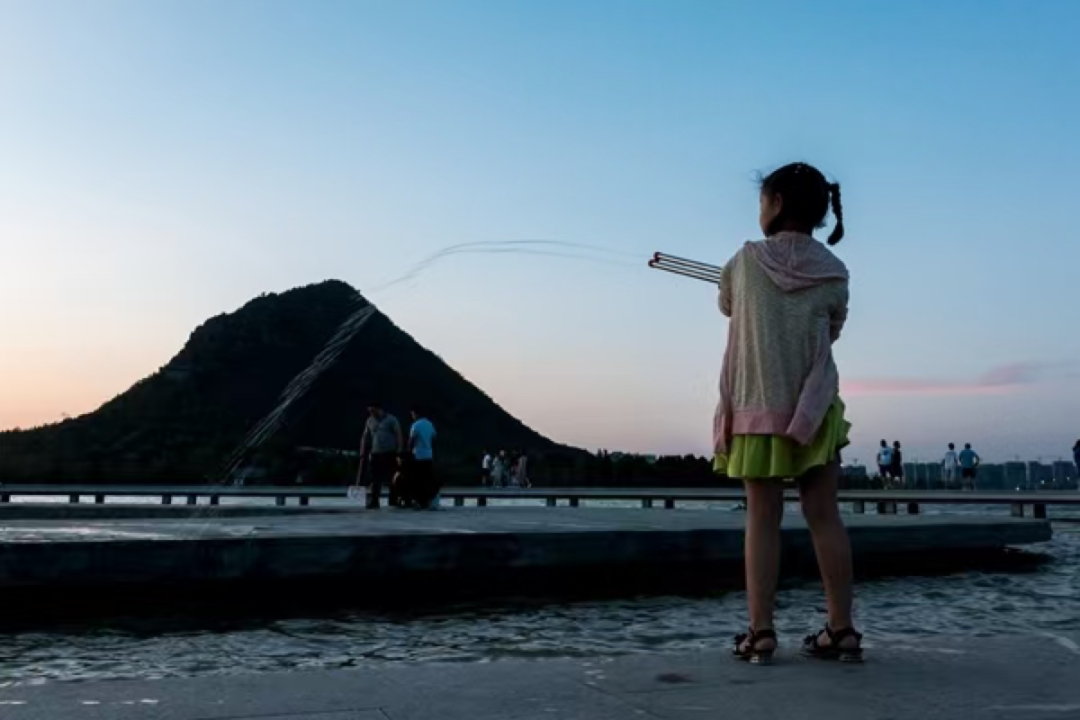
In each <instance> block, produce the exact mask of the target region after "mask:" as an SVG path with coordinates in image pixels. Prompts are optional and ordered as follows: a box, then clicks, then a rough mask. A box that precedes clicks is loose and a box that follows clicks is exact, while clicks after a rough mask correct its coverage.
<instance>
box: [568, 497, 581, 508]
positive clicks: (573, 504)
mask: <svg viewBox="0 0 1080 720" xmlns="http://www.w3.org/2000/svg"><path fill="white" fill-rule="evenodd" d="M580 504H581V501H580V500H578V498H576V497H572V498H570V507H578V506H579V505H580Z"/></svg>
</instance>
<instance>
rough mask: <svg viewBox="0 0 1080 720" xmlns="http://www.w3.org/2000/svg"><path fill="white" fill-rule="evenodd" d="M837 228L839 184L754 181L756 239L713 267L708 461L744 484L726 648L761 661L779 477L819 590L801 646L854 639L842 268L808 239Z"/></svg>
mask: <svg viewBox="0 0 1080 720" xmlns="http://www.w3.org/2000/svg"><path fill="white" fill-rule="evenodd" d="M830 204H831V206H832V211H833V215H834V216H835V219H836V226H835V228H834V229H833V231H832V233H831V234H830V235H829V238H828V244H829V245H835V244H836V243H837V242H839V241H840V239H841V238H842V237H843V235H844V224H843V217H842V211H841V206H840V186H839V185H837V184H833V183H829V182H828V181H827V180H826V179H825V176H824V175H822V174H821V172H819V171H818V170H817V169H815V168H813V167H811V166H809V165H806V164H804V163H794V164H791V165H786V166H784V167H782V168H780V169H779V170H776V171H775V172H773V173H772V174H770V175H769V176H768V177H766V178H764V180H763V181H762V183H761V195H760V224H761V229H762V231H763V232H764V234H765V236H766V237H765V239H764V240H758V241H754V242H748V243H746V244H745V245H744V246H743V247H742V249H740V250H739V251H738V252H737V253H736V254H735V256H734V257H733V258H731V260H730V261H729V262H728V263H727V264H726V265H725V266H724V268H723V270H722V272H721V280H720V299H719V304H720V312H721V313H723V314H724V315H725V316H727V317H728V318H730V323H729V325H728V341H727V349H726V350H725V353H724V364H723V368H722V370H721V373H720V401H719V403H718V405H717V409H716V416H715V420H714V425H713V430H714V440H715V453H716V454H715V456H714V462H713V467H714V469H715V470H716V471H717V472H719V473H723V474H726V475H727V476H728V477H732V478H738V479H741V480H742V481H743V482H744V484H745V486H746V497H747V513H746V542H745V547H746V550H745V552H746V586H747V598H748V602H749V606H750V629H749V631H748V632H746V633H743V634H740V635H737V636H736V637H735V647H734V655H735V656H736V657H737V658H739V659H742V660H747V661H749V662H751V663H757V664H766V663H768V662H770V661H771V660H772V657H773V654H774V652H775V650H776V648H777V644H778V640H777V636H776V631H775V629H774V625H773V611H774V608H775V606H776V586H777V580H778V576H779V571H780V544H781V542H780V525H781V522H782V520H783V516H784V482H785V481H786V480H792V479H793V480H794V481H795V482H796V483H797V485H798V488H799V499H800V502H801V504H802V511H803V516H804V517H805V518H806V523H807V525H808V526H809V528H810V533H811V536H812V537H813V542H814V551H815V553H816V554H817V560H818V567H819V568H820V570H821V576H822V580H823V582H824V585H825V595H826V601H827V602H826V604H827V606H828V622H827V623H826V625H825V627H824V628H823V629H822V630H820V631H818V632H816V633H814V634H813V635H810V636H809V637H807V638H806V640H805V641H804V643H803V646H802V649H803V653H804V654H806V655H809V656H812V657H815V658H822V659H831V660H842V661H849V662H856V661H859V660H861V658H862V636H861V635H860V634H859V633H858V632H856V630H855V628H854V626H853V622H852V567H851V545H850V542H849V540H848V536H847V531H846V530H845V528H844V524H843V521H842V519H841V516H840V508H839V504H838V502H837V487H838V484H839V476H840V449H841V448H843V447H845V446H847V445H848V431H849V429H850V427H851V425H850V423H848V421H847V420H846V419H845V418H844V403H843V402H842V401H841V399H840V395H839V385H840V380H839V373H838V371H837V368H836V363H835V362H834V360H833V354H832V344H833V343H834V342H836V341H837V340H838V339H839V337H840V331H841V330H842V328H843V326H844V322H845V320H846V319H847V312H848V271H847V268H846V267H845V266H844V263H843V262H841V261H840V259H839V258H837V257H836V256H835V255H834V254H833V253H832V252H831V251H830V250H829V249H828V248H827V247H826V246H825V245H824V244H823V243H820V242H818V241H817V240H815V239H814V237H813V236H812V233H813V231H814V229H815V228H818V227H821V226H822V224H823V223H824V220H825V216H826V214H827V213H828V210H829V206H830Z"/></svg>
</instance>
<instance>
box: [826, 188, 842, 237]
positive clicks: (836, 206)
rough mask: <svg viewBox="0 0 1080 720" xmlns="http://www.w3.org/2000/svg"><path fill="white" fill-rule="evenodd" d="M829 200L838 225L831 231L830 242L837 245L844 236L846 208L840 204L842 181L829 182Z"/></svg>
mask: <svg viewBox="0 0 1080 720" xmlns="http://www.w3.org/2000/svg"><path fill="white" fill-rule="evenodd" d="M826 187H827V188H828V191H829V200H830V202H831V203H832V214H833V217H835V218H836V227H834V228H833V231H832V232H831V233H829V239H828V241H827V242H828V243H829V244H830V245H835V244H836V243H838V242H840V241H841V240H842V239H843V238H844V208H843V207H842V206H841V205H840V183H829V184H828V185H827V186H826Z"/></svg>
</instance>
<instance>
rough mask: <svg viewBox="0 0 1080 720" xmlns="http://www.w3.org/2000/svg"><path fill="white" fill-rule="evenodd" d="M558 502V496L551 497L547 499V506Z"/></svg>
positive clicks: (553, 505) (552, 505)
mask: <svg viewBox="0 0 1080 720" xmlns="http://www.w3.org/2000/svg"><path fill="white" fill-rule="evenodd" d="M558 504H559V499H558V498H553V497H549V498H548V499H547V506H548V507H555V506H556V505H558Z"/></svg>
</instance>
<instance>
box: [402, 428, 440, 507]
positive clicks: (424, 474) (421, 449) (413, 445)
mask: <svg viewBox="0 0 1080 720" xmlns="http://www.w3.org/2000/svg"><path fill="white" fill-rule="evenodd" d="M412 416H413V424H412V427H411V428H409V450H410V451H412V467H410V468H409V485H410V486H411V487H412V488H413V493H412V494H413V499H414V500H415V501H416V503H417V505H418V506H419V507H420V508H421V509H424V510H434V509H435V508H436V507H437V503H436V502H435V500H436V498H437V497H438V494H439V484H438V482H437V481H436V479H435V426H434V425H433V424H432V422H431V421H430V420H428V419H427V418H426V417H424V414H423V413H422V412H421V411H420V410H419V409H418V408H413V411H412Z"/></svg>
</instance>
